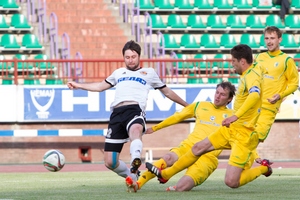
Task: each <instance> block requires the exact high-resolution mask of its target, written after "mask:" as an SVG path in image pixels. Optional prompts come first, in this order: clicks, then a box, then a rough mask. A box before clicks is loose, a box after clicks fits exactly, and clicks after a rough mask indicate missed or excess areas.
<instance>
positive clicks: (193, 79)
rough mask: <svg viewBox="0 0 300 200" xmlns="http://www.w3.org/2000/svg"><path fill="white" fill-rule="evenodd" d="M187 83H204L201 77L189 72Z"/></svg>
mask: <svg viewBox="0 0 300 200" xmlns="http://www.w3.org/2000/svg"><path fill="white" fill-rule="evenodd" d="M187 83H188V84H204V81H203V79H202V78H201V77H197V76H195V74H194V73H190V74H189V77H188V79H187Z"/></svg>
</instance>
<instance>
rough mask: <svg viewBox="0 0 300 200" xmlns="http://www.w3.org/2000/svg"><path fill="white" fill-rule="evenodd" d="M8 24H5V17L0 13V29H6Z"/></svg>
mask: <svg viewBox="0 0 300 200" xmlns="http://www.w3.org/2000/svg"><path fill="white" fill-rule="evenodd" d="M8 28H9V25H7V23H6V20H5V17H4V16H3V15H0V30H1V29H8Z"/></svg>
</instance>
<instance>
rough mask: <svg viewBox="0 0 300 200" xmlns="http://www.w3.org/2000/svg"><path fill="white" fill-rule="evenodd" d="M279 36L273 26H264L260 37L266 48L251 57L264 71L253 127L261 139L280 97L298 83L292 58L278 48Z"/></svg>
mask: <svg viewBox="0 0 300 200" xmlns="http://www.w3.org/2000/svg"><path fill="white" fill-rule="evenodd" d="M281 36H282V33H281V31H280V30H279V29H278V28H277V27H275V26H269V27H267V28H266V29H265V30H264V37H265V44H266V46H267V48H268V51H267V52H264V53H260V54H258V55H257V56H256V58H255V61H256V62H258V63H259V64H260V65H261V66H262V67H264V68H265V71H266V72H265V75H264V83H263V90H262V94H263V97H262V110H261V114H260V116H259V120H258V121H257V127H256V130H257V132H258V133H259V139H260V141H261V142H263V141H264V140H265V139H266V138H267V136H268V134H269V131H270V129H271V126H272V124H273V123H274V121H275V117H276V114H277V112H278V110H279V107H280V104H281V103H282V100H283V99H284V98H285V97H287V96H288V95H290V94H292V93H293V92H295V91H296V90H297V88H298V84H299V75H298V69H297V66H296V64H295V61H294V60H293V59H292V58H291V57H289V56H288V55H287V54H286V53H284V52H282V51H281V50H280V49H279V47H280V42H281V41H282V37H281Z"/></svg>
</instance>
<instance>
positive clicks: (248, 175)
mask: <svg viewBox="0 0 300 200" xmlns="http://www.w3.org/2000/svg"><path fill="white" fill-rule="evenodd" d="M267 171H268V167H266V166H258V167H254V168H251V169H245V170H243V172H242V174H241V178H240V186H243V185H245V184H246V183H249V182H251V181H253V180H254V179H256V178H257V177H259V176H260V175H262V174H264V173H266V172H267Z"/></svg>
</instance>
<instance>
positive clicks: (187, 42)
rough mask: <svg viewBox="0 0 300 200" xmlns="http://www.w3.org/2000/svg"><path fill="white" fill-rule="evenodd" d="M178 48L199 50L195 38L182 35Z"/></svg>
mask: <svg viewBox="0 0 300 200" xmlns="http://www.w3.org/2000/svg"><path fill="white" fill-rule="evenodd" d="M180 46H182V47H185V48H200V44H198V43H197V41H196V38H195V37H194V36H193V35H190V34H183V35H182V36H181V42H180Z"/></svg>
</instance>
